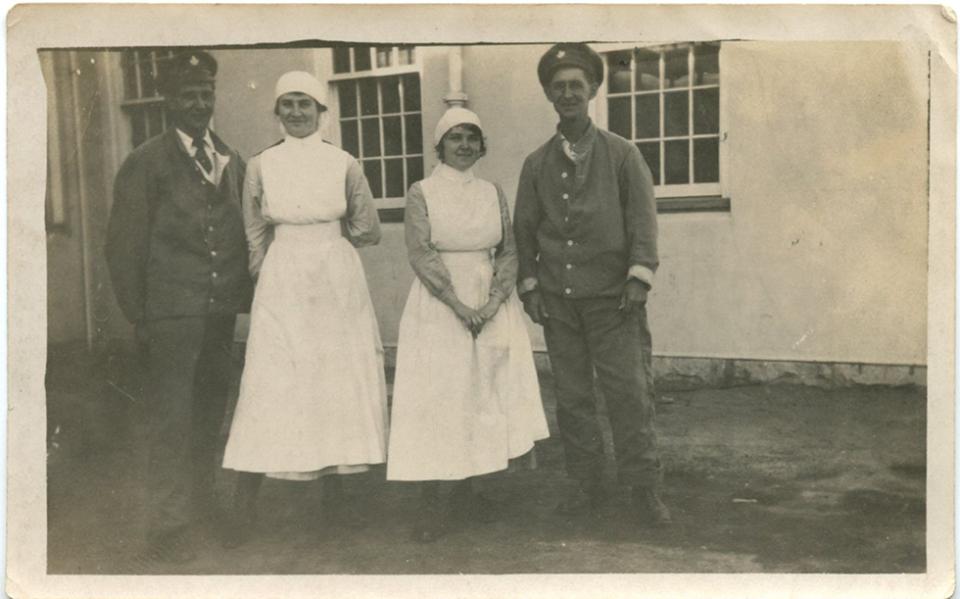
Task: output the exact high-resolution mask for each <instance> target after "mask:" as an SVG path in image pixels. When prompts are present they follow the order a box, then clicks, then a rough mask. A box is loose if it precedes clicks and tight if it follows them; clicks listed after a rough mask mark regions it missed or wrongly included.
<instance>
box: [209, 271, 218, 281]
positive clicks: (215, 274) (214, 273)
mask: <svg viewBox="0 0 960 599" xmlns="http://www.w3.org/2000/svg"><path fill="white" fill-rule="evenodd" d="M210 276H211V277H213V278H214V279H216V278H217V271H213V272H212V273H210Z"/></svg>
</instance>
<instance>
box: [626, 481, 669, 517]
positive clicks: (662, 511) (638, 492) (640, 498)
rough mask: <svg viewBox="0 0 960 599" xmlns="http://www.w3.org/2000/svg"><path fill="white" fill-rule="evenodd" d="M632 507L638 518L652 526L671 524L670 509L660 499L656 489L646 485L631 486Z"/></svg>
mask: <svg viewBox="0 0 960 599" xmlns="http://www.w3.org/2000/svg"><path fill="white" fill-rule="evenodd" d="M633 507H634V509H635V510H636V511H637V514H638V515H639V516H640V518H641V519H642V520H643V521H644V522H646V523H647V524H650V525H652V526H668V525H670V524H673V519H672V518H671V517H670V510H669V509H668V508H667V506H666V505H664V503H663V501H661V499H660V494H659V493H658V492H657V491H656V489H651V488H648V487H634V488H633Z"/></svg>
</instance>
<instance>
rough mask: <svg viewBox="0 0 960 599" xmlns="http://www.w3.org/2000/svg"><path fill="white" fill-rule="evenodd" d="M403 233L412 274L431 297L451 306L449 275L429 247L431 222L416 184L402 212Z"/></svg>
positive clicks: (450, 281)
mask: <svg viewBox="0 0 960 599" xmlns="http://www.w3.org/2000/svg"><path fill="white" fill-rule="evenodd" d="M403 229H404V237H405V240H406V245H407V258H408V259H409V260H410V266H411V267H412V268H413V272H414V273H415V274H416V275H417V278H418V279H420V282H421V283H423V286H424V287H426V288H427V290H428V291H429V292H430V293H431V294H433V296H434V297H436V298H437V299H439V300H440V301H442V302H443V303H445V304H447V305H448V306H453V304H454V303H455V302H457V301H458V300H457V294H456V293H455V291H454V289H453V281H452V280H451V278H450V272H449V271H448V270H447V267H446V266H445V265H444V264H443V260H441V259H440V254H439V253H438V252H437V250H436V248H434V247H433V245H432V244H431V243H430V219H429V217H428V215H427V202H426V198H424V197H423V191H422V190H421V189H420V184H419V183H414V184H413V185H411V186H410V191H409V192H407V205H406V209H405V210H404V212H403Z"/></svg>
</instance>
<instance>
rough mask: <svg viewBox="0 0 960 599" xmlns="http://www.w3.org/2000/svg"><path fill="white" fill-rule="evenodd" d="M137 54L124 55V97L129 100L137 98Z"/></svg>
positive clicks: (125, 53) (126, 53) (128, 53)
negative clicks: (135, 64)
mask: <svg viewBox="0 0 960 599" xmlns="http://www.w3.org/2000/svg"><path fill="white" fill-rule="evenodd" d="M136 58H137V57H136V52H124V53H123V83H124V85H123V89H124V97H125V98H127V99H128V100H130V99H133V98H136V97H137V72H136V69H135V68H134V61H136Z"/></svg>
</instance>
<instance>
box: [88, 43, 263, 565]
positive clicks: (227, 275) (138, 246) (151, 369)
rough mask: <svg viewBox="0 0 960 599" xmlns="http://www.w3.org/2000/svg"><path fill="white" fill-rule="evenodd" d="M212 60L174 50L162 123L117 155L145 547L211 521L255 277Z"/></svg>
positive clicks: (114, 260)
mask: <svg viewBox="0 0 960 599" xmlns="http://www.w3.org/2000/svg"><path fill="white" fill-rule="evenodd" d="M216 72H217V63H216V61H215V60H214V58H213V57H212V56H210V54H208V53H206V52H203V51H200V50H187V51H183V52H180V53H178V54H177V55H175V57H174V58H173V59H172V60H171V61H170V63H169V65H168V67H167V69H166V70H165V72H164V73H163V78H162V80H161V82H160V84H161V86H160V87H161V90H162V92H163V94H164V95H165V101H166V109H167V115H168V117H169V119H168V120H169V121H170V122H172V125H173V126H172V127H170V128H169V129H168V130H167V131H166V132H164V133H161V134H160V135H158V136H156V137H154V138H152V139H150V140H147V141H146V142H144V143H143V144H142V145H141V146H140V147H138V148H136V149H135V150H134V151H133V152H132V153H131V154H130V155H129V156H128V157H127V159H126V160H125V161H124V163H123V165H122V166H121V167H120V171H119V172H118V173H117V177H116V181H115V183H114V199H113V207H112V208H111V212H110V222H109V226H108V230H107V244H106V255H107V265H108V267H109V269H110V275H111V280H112V283H113V290H114V293H115V295H116V297H117V302H118V303H119V305H120V308H121V309H122V310H123V313H124V315H125V316H126V317H127V319H128V320H129V321H130V322H131V323H133V325H134V328H135V336H136V339H137V342H138V344H139V345H140V348H141V351H142V352H143V355H144V356H145V357H146V364H147V371H148V374H147V379H146V381H145V385H144V397H145V400H146V408H147V418H148V433H147V438H146V443H147V453H148V466H147V498H148V499H147V501H148V504H149V505H148V510H147V517H148V520H149V522H148V526H147V528H148V531H147V545H148V547H147V552H146V555H147V557H149V558H151V559H155V560H158V561H165V562H173V563H184V562H187V561H190V560H192V559H193V558H194V557H195V555H194V552H193V548H192V546H191V545H192V543H191V540H190V539H191V537H190V534H189V533H190V532H191V529H192V526H191V525H192V524H193V523H194V522H196V521H197V520H207V521H211V522H212V523H214V524H216V523H218V522H223V520H222V519H219V518H217V516H218V515H219V514H220V513H221V512H220V510H219V508H218V507H217V503H216V500H215V497H214V490H213V489H214V476H215V474H216V471H217V470H218V469H219V467H218V465H217V462H216V460H215V456H216V450H217V443H218V441H219V431H220V426H221V424H222V422H223V416H224V409H225V405H226V399H227V392H228V389H229V384H230V381H231V376H232V370H233V364H232V360H231V355H230V348H231V344H232V341H233V330H234V323H235V320H236V315H237V313H238V312H242V311H246V310H247V309H248V306H249V301H250V294H251V282H250V278H249V275H248V272H247V246H246V239H245V235H244V227H243V217H242V214H241V205H240V200H241V190H242V188H243V178H244V163H243V161H242V160H241V159H240V156H239V155H238V154H237V153H236V152H235V151H233V150H231V149H230V148H229V147H228V146H227V145H226V144H224V143H223V141H222V140H220V138H218V137H217V136H216V135H214V134H213V132H211V131H210V130H209V128H208V125H209V123H210V118H211V117H212V116H213V107H214V100H215V95H214V91H215V88H214V85H215V82H214V77H215V75H216Z"/></svg>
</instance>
